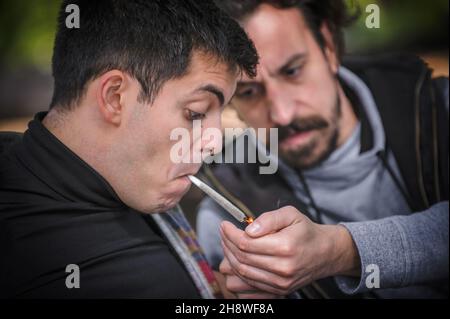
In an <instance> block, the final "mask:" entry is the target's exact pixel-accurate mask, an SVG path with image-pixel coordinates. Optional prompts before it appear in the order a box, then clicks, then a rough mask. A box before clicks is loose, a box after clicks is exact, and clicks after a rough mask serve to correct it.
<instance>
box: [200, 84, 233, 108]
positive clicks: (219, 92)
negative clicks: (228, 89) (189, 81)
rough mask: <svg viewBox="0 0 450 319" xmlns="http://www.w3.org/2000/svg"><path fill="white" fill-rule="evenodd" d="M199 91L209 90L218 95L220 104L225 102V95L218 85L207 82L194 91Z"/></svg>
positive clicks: (222, 104)
mask: <svg viewBox="0 0 450 319" xmlns="http://www.w3.org/2000/svg"><path fill="white" fill-rule="evenodd" d="M198 92H208V93H211V94H213V95H214V96H216V97H217V99H218V100H219V103H220V106H221V107H222V106H224V104H225V96H224V94H223V92H222V90H220V89H219V88H218V87H217V86H215V85H212V84H207V85H204V86H201V87H199V88H198V89H196V90H195V91H194V93H198Z"/></svg>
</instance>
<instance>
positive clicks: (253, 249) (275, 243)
mask: <svg viewBox="0 0 450 319" xmlns="http://www.w3.org/2000/svg"><path fill="white" fill-rule="evenodd" d="M220 231H221V234H222V237H223V238H226V239H228V240H229V241H231V242H232V243H233V244H234V245H235V246H236V247H238V248H239V249H240V250H242V251H245V252H249V253H255V254H260V255H277V254H278V252H279V250H280V245H281V244H282V243H281V242H279V238H277V237H276V236H274V234H271V235H267V236H264V237H260V238H252V237H250V236H248V235H247V233H246V232H244V231H242V230H240V229H238V228H237V227H236V226H234V225H233V224H232V223H229V222H223V223H222V225H221V227H220Z"/></svg>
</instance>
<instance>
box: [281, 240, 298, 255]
mask: <svg viewBox="0 0 450 319" xmlns="http://www.w3.org/2000/svg"><path fill="white" fill-rule="evenodd" d="M279 251H280V253H281V254H282V255H283V256H291V255H292V254H293V253H294V248H293V246H292V245H291V244H290V243H283V244H280V246H279Z"/></svg>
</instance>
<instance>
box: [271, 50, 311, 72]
mask: <svg viewBox="0 0 450 319" xmlns="http://www.w3.org/2000/svg"><path fill="white" fill-rule="evenodd" d="M306 55H307V54H306V53H297V54H294V55H293V56H292V57H290V58H289V59H288V60H287V62H286V63H284V64H283V66H281V67H280V68H279V69H278V71H277V72H281V71H284V70H285V69H287V68H288V67H289V66H290V65H291V64H292V63H294V62H296V61H298V60H304V59H305V58H306Z"/></svg>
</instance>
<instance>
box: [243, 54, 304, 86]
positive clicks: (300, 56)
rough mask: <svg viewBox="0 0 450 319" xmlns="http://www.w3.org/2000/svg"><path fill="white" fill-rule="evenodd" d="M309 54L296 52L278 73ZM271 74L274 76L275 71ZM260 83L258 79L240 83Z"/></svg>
mask: <svg viewBox="0 0 450 319" xmlns="http://www.w3.org/2000/svg"><path fill="white" fill-rule="evenodd" d="M307 56H308V54H306V53H296V54H294V55H293V56H291V57H290V58H289V59H288V60H287V62H286V63H284V64H283V65H282V66H281V67H280V68H278V70H277V73H279V72H282V71H284V70H285V69H286V68H288V67H289V66H290V65H291V64H292V63H294V62H296V61H297V60H304V59H306V57H307ZM269 75H270V76H274V74H273V73H269ZM255 83H259V82H258V81H254V80H253V81H252V80H251V81H239V82H238V85H250V84H255Z"/></svg>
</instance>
